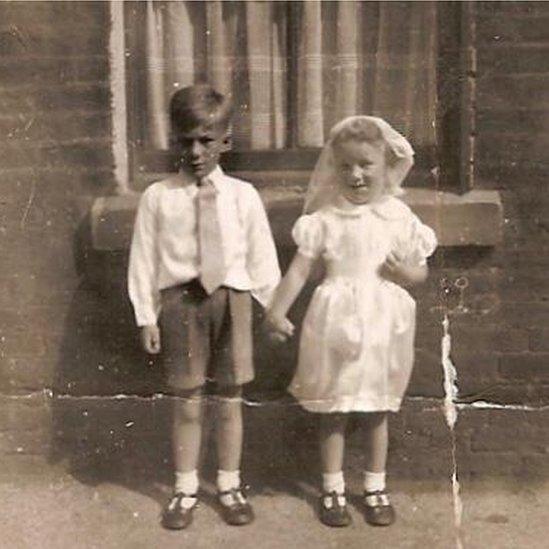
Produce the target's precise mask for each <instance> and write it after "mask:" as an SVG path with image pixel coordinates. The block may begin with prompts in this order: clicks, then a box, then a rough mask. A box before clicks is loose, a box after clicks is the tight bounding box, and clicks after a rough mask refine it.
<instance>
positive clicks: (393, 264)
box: [380, 252, 429, 286]
mask: <svg viewBox="0 0 549 549" xmlns="http://www.w3.org/2000/svg"><path fill="white" fill-rule="evenodd" d="M428 272H429V269H428V267H427V263H425V264H415V265H410V264H407V263H405V262H404V261H403V260H402V259H401V257H400V256H398V255H397V254H396V253H395V252H391V253H390V254H389V255H388V256H387V258H386V259H385V262H384V263H383V265H382V266H381V268H380V274H381V276H383V277H384V278H386V279H387V280H390V281H391V282H394V283H395V284H398V285H399V286H414V285H416V284H421V283H422V282H425V280H426V279H427V274H428Z"/></svg>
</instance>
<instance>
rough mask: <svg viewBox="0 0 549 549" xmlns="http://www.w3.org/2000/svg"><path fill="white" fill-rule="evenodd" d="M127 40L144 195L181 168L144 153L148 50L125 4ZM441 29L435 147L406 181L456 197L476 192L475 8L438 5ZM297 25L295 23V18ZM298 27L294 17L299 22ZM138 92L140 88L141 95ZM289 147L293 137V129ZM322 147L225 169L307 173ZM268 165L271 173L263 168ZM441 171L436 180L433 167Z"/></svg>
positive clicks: (134, 178) (133, 130) (253, 154)
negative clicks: (143, 59)
mask: <svg viewBox="0 0 549 549" xmlns="http://www.w3.org/2000/svg"><path fill="white" fill-rule="evenodd" d="M123 4H124V6H123V10H124V11H123V16H124V34H125V42H126V55H125V76H126V78H125V81H126V102H127V106H128V108H127V110H126V116H127V121H126V125H127V149H128V150H127V154H128V164H129V173H130V188H131V189H132V190H141V189H142V188H143V187H144V186H146V185H147V184H148V183H149V182H150V181H152V180H154V179H155V176H157V175H158V174H164V173H168V172H173V171H175V170H176V169H177V160H178V156H177V154H176V153H175V152H172V151H164V150H156V149H152V148H146V147H144V146H142V140H141V135H142V128H140V127H139V126H140V124H139V121H138V118H137V117H135V116H132V114H133V112H135V111H136V110H138V109H139V103H140V101H141V98H142V97H143V91H142V87H143V85H142V82H140V81H139V78H138V74H137V70H136V69H135V64H132V62H131V60H132V58H133V57H135V56H137V55H140V53H141V54H143V51H142V50H143V43H142V42H140V41H139V40H138V37H137V33H135V32H132V28H136V21H137V18H138V17H139V13H138V12H137V10H136V9H135V8H134V6H135V5H136V3H134V2H124V3H123ZM287 4H288V10H289V15H290V16H291V12H292V11H293V10H295V9H296V8H297V7H298V6H296V5H295V4H296V3H295V2H288V3H287ZM438 7H439V9H438V12H437V19H438V22H437V25H438V28H439V51H438V64H437V77H438V85H437V96H438V102H437V112H436V120H437V135H438V136H439V138H438V139H437V145H436V146H435V147H434V148H431V147H426V148H423V149H422V148H419V149H416V164H415V166H414V170H413V171H412V173H411V174H410V176H409V178H408V182H407V186H408V187H423V188H429V189H437V190H445V191H451V192H455V193H458V194H462V193H465V192H467V191H469V190H471V189H472V188H473V164H474V157H473V154H474V144H473V140H474V111H473V106H474V85H473V79H474V76H475V48H474V3H473V2H469V1H466V2H458V1H450V2H439V3H438ZM290 20H292V19H290ZM294 20H295V18H294ZM292 34H295V33H292V32H288V72H289V74H290V75H294V74H296V64H297V60H296V54H295V50H296V47H297V41H296V40H295V39H294V40H292V39H291V35H292ZM295 86H296V79H295V78H290V79H289V90H288V113H289V115H290V116H291V113H292V112H293V110H295V95H296V94H295ZM140 88H141V89H140ZM288 131H289V136H288V137H289V141H290V142H292V143H294V142H295V135H290V133H292V130H291V128H290V127H289V129H288ZM319 152H320V148H297V147H294V148H288V149H276V150H275V149H272V150H248V151H242V150H240V151H230V152H227V153H224V154H223V156H222V159H221V163H222V165H223V167H224V169H226V170H227V171H229V172H236V173H238V172H244V171H245V172H247V173H250V172H252V173H253V172H256V173H258V174H260V173H261V172H276V171H282V170H284V171H286V172H287V171H296V172H307V171H310V170H312V168H313V167H314V164H315V161H316V158H317V157H318V154H319ZM266 166H268V168H266ZM433 166H438V168H439V170H438V173H437V174H434V173H433V170H432V167H433Z"/></svg>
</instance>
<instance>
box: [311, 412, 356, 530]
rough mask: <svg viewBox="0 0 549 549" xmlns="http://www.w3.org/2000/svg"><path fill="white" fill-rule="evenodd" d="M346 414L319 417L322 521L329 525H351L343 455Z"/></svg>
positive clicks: (320, 516)
mask: <svg viewBox="0 0 549 549" xmlns="http://www.w3.org/2000/svg"><path fill="white" fill-rule="evenodd" d="M347 418H348V416H347V414H340V413H335V414H322V415H321V416H320V426H319V434H320V462H321V468H322V491H323V494H322V496H321V498H320V513H319V518H320V520H321V521H322V522H323V523H324V524H326V525H327V526H336V527H340V526H348V525H349V524H351V515H349V512H348V511H347V505H346V501H345V480H344V478H343V455H344V453H345V428H346V426H347Z"/></svg>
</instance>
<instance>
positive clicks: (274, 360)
mask: <svg viewBox="0 0 549 549" xmlns="http://www.w3.org/2000/svg"><path fill="white" fill-rule="evenodd" d="M74 255H75V262H76V268H77V272H78V274H79V275H80V278H81V281H80V284H79V286H78V288H77V290H76V292H75V294H74V296H73V299H72V302H71V305H70V308H69V311H68V314H67V316H66V319H65V329H64V339H63V342H62V346H61V350H60V354H59V360H58V363H57V365H56V372H55V376H54V382H53V387H52V389H53V393H54V394H53V399H52V420H53V421H52V429H53V433H52V437H51V438H52V444H51V448H52V451H51V460H52V461H53V462H63V463H64V464H65V465H66V467H67V469H68V470H69V471H70V472H71V474H73V475H74V476H75V477H77V478H78V479H80V480H81V481H82V482H85V483H89V484H97V483H100V482H106V481H109V482H116V483H120V484H123V485H126V486H128V487H129V488H131V489H135V490H136V491H140V492H144V493H146V494H147V495H149V496H150V497H152V498H153V499H157V500H158V501H159V502H160V501H162V500H163V498H164V497H165V494H164V493H163V491H162V489H160V488H159V487H158V486H159V485H164V486H165V485H166V484H168V485H169V484H171V475H172V466H171V452H170V443H169V440H170V429H171V425H170V423H171V420H170V405H169V400H170V397H168V396H166V395H165V394H164V390H163V389H164V384H163V380H164V371H163V367H162V360H161V356H160V357H152V356H147V355H146V354H145V353H143V352H142V351H141V349H140V346H139V341H138V330H137V328H136V327H135V324H134V318H133V310H132V307H131V304H130V302H129V299H128V297H127V289H126V268H127V252H126V251H124V252H120V253H112V252H108V253H106V252H98V251H95V250H93V248H92V246H91V239H90V224H89V218H87V219H84V221H83V222H82V224H81V225H80V227H79V230H78V231H77V234H76V235H75V240H74ZM282 256H283V257H282V258H281V262H282V263H283V266H284V267H285V265H286V264H287V263H288V260H289V258H290V251H289V250H287V251H284V250H283V253H282ZM307 299H308V296H304V300H307ZM305 302H306V301H305ZM297 310H298V313H297V316H298V317H299V316H302V314H303V312H304V307H298V308H297ZM254 316H255V324H254V326H255V327H254V331H255V333H254V339H255V365H256V379H255V380H254V381H253V382H252V383H250V384H249V385H248V386H247V387H246V399H247V401H248V403H249V405H248V406H247V407H246V415H245V421H246V433H247V435H246V448H245V454H244V461H245V463H247V467H246V469H247V470H248V480H250V481H252V482H253V483H254V485H255V486H256V487H258V488H260V489H275V490H277V489H280V488H281V486H282V484H281V483H284V482H286V484H287V481H285V480H284V479H288V478H303V474H302V473H299V474H298V475H296V474H289V468H290V469H292V470H295V468H298V469H299V470H301V469H302V468H303V467H304V466H305V463H306V462H307V461H309V460H308V459H307V457H306V456H302V455H301V454H302V453H303V452H302V450H303V448H304V445H303V440H304V438H305V439H306V440H314V438H315V437H314V435H313V434H312V430H314V429H313V427H314V421H312V420H311V418H310V417H307V416H306V415H305V414H303V413H302V412H301V410H300V409H299V407H298V406H297V405H296V404H295V403H294V402H292V401H291V399H290V398H289V397H288V396H287V395H286V394H285V388H286V386H287V385H288V383H289V380H290V378H291V375H292V372H293V369H294V366H295V359H296V355H297V345H296V343H295V341H297V339H296V340H294V342H293V343H292V344H291V345H284V346H280V347H273V346H272V345H270V344H269V343H268V342H267V340H266V338H265V335H264V334H263V332H262V329H261V320H262V318H261V316H262V315H261V311H260V310H259V307H256V309H255V315H254ZM298 320H299V318H294V321H296V322H297V321H298ZM210 408H211V406H208V407H207V413H208V414H211V413H212V410H211V409H210ZM208 437H210V439H208ZM204 440H205V442H204V443H203V446H204V447H205V448H207V447H211V446H212V444H211V443H208V440H211V433H206V434H205V439H204ZM311 447H312V448H314V444H308V445H305V449H306V450H307V452H308V451H310V449H311ZM204 453H205V454H207V455H205V456H204V461H205V471H206V476H207V477H211V478H213V476H214V471H215V463H214V462H215V459H214V458H215V453H214V452H212V451H208V452H204ZM266 471H269V474H268V475H265V472H266ZM285 489H291V487H290V488H288V486H286V488H285Z"/></svg>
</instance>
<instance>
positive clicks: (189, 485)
mask: <svg viewBox="0 0 549 549" xmlns="http://www.w3.org/2000/svg"><path fill="white" fill-rule="evenodd" d="M197 490H198V471H197V470H196V469H195V470H194V471H186V472H180V471H176V472H175V491H176V493H177V492H183V493H184V494H187V495H189V496H191V495H193V494H196V492H197Z"/></svg>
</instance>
